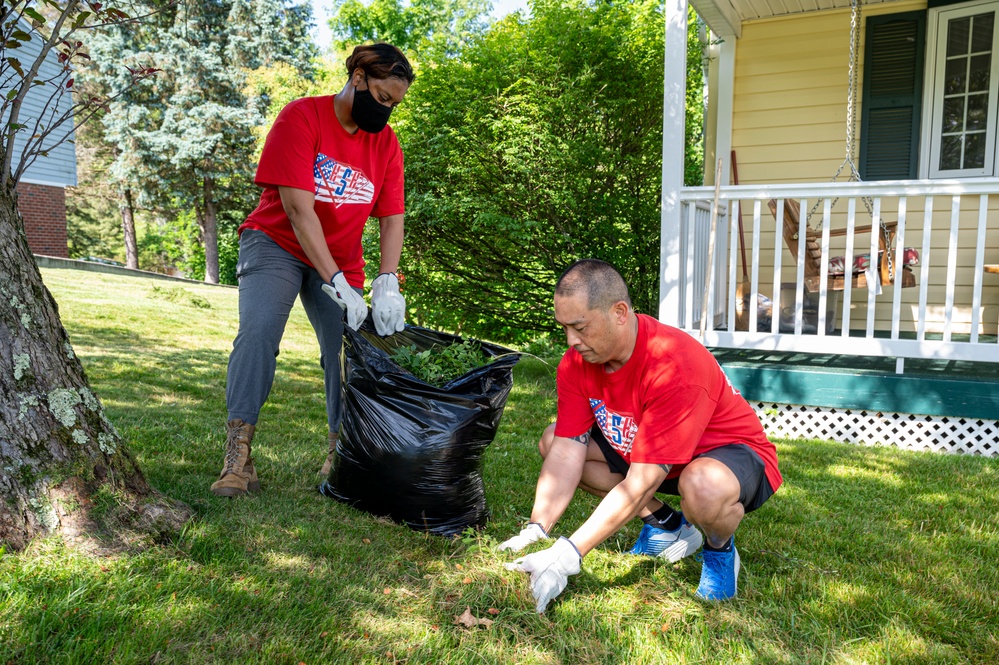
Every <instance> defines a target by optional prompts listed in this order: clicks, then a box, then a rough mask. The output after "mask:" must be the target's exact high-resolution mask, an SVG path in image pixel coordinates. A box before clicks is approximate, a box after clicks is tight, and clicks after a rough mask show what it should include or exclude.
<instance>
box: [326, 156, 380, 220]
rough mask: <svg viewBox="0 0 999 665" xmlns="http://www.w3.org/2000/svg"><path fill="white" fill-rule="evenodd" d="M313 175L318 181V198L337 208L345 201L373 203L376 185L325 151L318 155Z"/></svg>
mask: <svg viewBox="0 0 999 665" xmlns="http://www.w3.org/2000/svg"><path fill="white" fill-rule="evenodd" d="M312 176H313V178H314V180H315V182H316V200H317V201H324V202H326V203H332V204H334V206H336V207H337V208H339V207H340V206H342V205H343V204H344V203H371V199H372V197H373V196H374V195H375V186H374V185H373V184H371V181H370V180H368V179H367V178H366V177H365V175H364V174H363V173H361V172H360V171H359V170H357V169H355V168H353V167H350V166H347V165H346V164H341V163H340V162H338V161H336V160H335V159H333V158H332V157H328V156H326V155H324V154H323V153H319V154H318V155H316V163H315V164H313V167H312Z"/></svg>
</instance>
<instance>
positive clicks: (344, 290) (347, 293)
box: [323, 270, 368, 330]
mask: <svg viewBox="0 0 999 665" xmlns="http://www.w3.org/2000/svg"><path fill="white" fill-rule="evenodd" d="M323 291H325V292H326V295H328V296H329V297H330V298H332V299H333V300H334V301H335V302H336V304H338V305H340V307H342V308H343V309H344V311H346V312H347V325H348V326H350V329H351V330H357V329H358V328H360V327H361V324H362V323H364V319H366V318H367V317H368V305H367V303H365V302H364V298H362V297H361V296H359V295H357V291H355V290H354V289H352V288H351V287H350V284H348V283H347V278H346V277H344V274H343V271H342V270H341V271H340V272H338V273H337V274H335V275H333V279H331V280H330V283H329V284H323Z"/></svg>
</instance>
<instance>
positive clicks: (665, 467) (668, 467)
mask: <svg viewBox="0 0 999 665" xmlns="http://www.w3.org/2000/svg"><path fill="white" fill-rule="evenodd" d="M659 468H660V469H662V470H663V471H665V472H666V473H669V470H670V469H672V468H673V465H672V464H660V465H659Z"/></svg>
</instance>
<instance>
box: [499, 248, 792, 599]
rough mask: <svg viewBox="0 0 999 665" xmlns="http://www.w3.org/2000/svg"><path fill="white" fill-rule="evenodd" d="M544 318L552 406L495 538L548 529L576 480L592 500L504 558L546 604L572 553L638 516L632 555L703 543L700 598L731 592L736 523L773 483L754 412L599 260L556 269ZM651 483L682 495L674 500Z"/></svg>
mask: <svg viewBox="0 0 999 665" xmlns="http://www.w3.org/2000/svg"><path fill="white" fill-rule="evenodd" d="M555 320H556V321H557V322H558V323H559V325H561V326H562V328H563V329H564V330H565V335H566V341H567V342H568V345H569V349H568V350H567V351H566V352H565V355H564V356H563V358H562V361H561V363H560V364H559V367H558V378H557V390H558V415H557V419H556V422H555V424H554V425H552V426H550V427H549V428H548V429H547V430H546V431H545V433H544V435H543V436H542V438H541V442H540V449H541V456H542V457H543V458H544V462H543V464H542V466H541V476H540V478H539V479H538V486H537V490H536V491H535V497H534V508H533V509H532V511H531V521H530V522H529V523H528V524H527V526H526V527H525V528H524V529H523V530H522V531H521V532H520V534H519V535H517V536H514V537H513V538H510V539H509V540H507V541H506V542H504V543H502V544H501V545H500V549H501V550H512V551H515V552H516V551H520V550H521V549H523V548H524V547H526V546H527V545H529V544H531V543H533V542H536V541H538V540H541V539H543V538H547V534H548V533H550V532H551V530H552V528H553V526H554V525H555V523H556V522H557V521H558V519H559V518H560V517H561V516H562V514H563V513H564V512H565V509H566V507H568V505H569V501H570V500H571V499H572V497H573V494H574V493H575V491H576V488H577V487H579V488H581V489H583V490H585V491H587V492H589V493H591V494H594V495H596V496H598V497H602V500H601V501H600V503H599V504H598V505H597V507H596V509H595V510H594V511H593V514H592V515H590V517H589V518H588V519H587V520H586V521H585V522H584V523H583V525H582V526H580V527H579V528H578V529H577V530H576V531H575V532H574V533H573V534H572V535H571V536H570V537H569V538H565V537H562V538H559V539H558V540H557V541H556V542H555V544H554V545H552V546H551V547H549V548H548V549H546V550H542V551H540V552H536V553H533V554H528V555H527V556H524V557H522V558H520V559H517V560H516V561H515V562H514V563H512V564H507V566H508V567H509V568H511V569H513V570H521V571H523V572H525V573H528V574H530V576H531V591H532V592H533V594H534V598H535V600H536V601H537V611H538V612H544V611H545V608H546V607H547V606H548V603H549V602H550V601H551V600H552V599H553V598H554V597H555V596H557V595H558V594H559V593H561V592H562V590H563V589H565V586H566V584H567V583H568V577H569V576H570V575H575V574H576V573H578V572H579V570H580V564H581V562H582V559H583V557H584V556H586V554H587V553H588V552H589V551H590V550H592V549H593V548H594V547H596V546H597V545H599V544H600V543H602V542H603V541H604V540H606V539H607V538H608V537H609V536H611V535H612V534H614V533H615V532H616V531H618V529H620V528H621V527H622V526H624V524H625V523H627V522H628V520H630V519H632V518H633V517H636V516H638V517H641V518H642V520H643V521H644V522H645V525H644V526H643V527H642V531H641V533H640V535H639V537H638V541H637V542H636V543H635V546H634V547H633V548H632V550H631V553H633V554H640V555H649V556H659V557H662V558H664V559H666V560H668V561H679V560H680V559H681V558H683V557H686V556H690V555H691V554H693V553H694V552H695V551H696V550H697V549H698V548H700V547H701V545H702V543H703V546H704V552H703V565H702V568H701V580H700V584H699V585H698V587H697V591H696V594H697V596H698V597H700V598H702V599H704V600H726V599H729V598H733V597H734V596H735V595H736V590H737V582H738V578H739V553H738V551H737V550H736V548H735V542H734V534H735V530H736V528H737V527H738V526H739V523H740V522H741V521H742V518H743V517H744V516H745V514H746V513H748V512H751V511H753V510H756V509H757V508H759V507H760V506H761V505H763V503H764V502H765V501H766V500H767V499H768V498H770V496H772V495H773V493H774V492H775V491H776V490H777V488H778V487H780V484H781V475H780V471H779V470H778V468H777V454H776V450H775V449H774V446H773V444H772V443H770V441H768V440H767V437H766V435H765V434H764V432H763V427H762V426H761V425H760V421H759V419H758V418H757V417H756V414H755V413H754V412H753V410H752V408H751V407H750V406H749V404H748V403H747V402H746V400H745V399H743V397H742V396H741V395H740V394H739V392H738V391H737V390H736V389H735V388H733V387H732V385H731V384H730V383H729V382H728V380H727V379H726V377H725V374H724V373H723V372H722V370H721V367H719V366H718V363H717V361H716V360H715V359H714V357H713V356H712V355H711V353H710V352H708V350H707V349H705V348H704V347H703V346H701V344H700V343H698V342H697V341H696V340H694V339H693V338H692V337H690V336H689V335H688V334H687V333H685V332H683V331H681V330H678V329H676V328H671V327H669V326H666V325H663V324H661V323H659V322H658V321H657V320H656V319H654V318H652V317H649V316H646V315H642V314H635V312H634V311H633V310H632V308H631V299H630V297H629V295H628V287H627V285H626V284H625V283H624V279H623V278H622V277H621V275H620V274H619V273H618V272H617V271H616V270H615V269H614V268H613V267H612V266H611V265H610V264H608V263H605V262H603V261H598V260H595V259H584V260H582V261H578V262H576V263H574V264H573V265H572V266H570V267H569V268H568V270H566V271H565V273H563V275H562V276H561V277H560V278H559V280H558V283H557V284H556V286H555ZM656 493H659V494H665V495H672V496H679V497H680V511H675V510H673V509H672V508H671V507H670V506H669V504H666V503H663V502H662V501H660V500H659V499H656V498H655V494H656ZM699 529H700V530H699ZM701 531H703V537H702V534H701Z"/></svg>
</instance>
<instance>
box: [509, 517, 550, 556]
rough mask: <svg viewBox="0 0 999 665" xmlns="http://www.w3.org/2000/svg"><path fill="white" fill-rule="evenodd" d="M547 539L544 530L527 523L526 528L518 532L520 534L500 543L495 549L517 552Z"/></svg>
mask: <svg viewBox="0 0 999 665" xmlns="http://www.w3.org/2000/svg"><path fill="white" fill-rule="evenodd" d="M547 537H548V534H547V533H545V530H544V529H542V528H541V525H540V524H538V523H537V522H528V523H527V526H525V527H524V528H523V529H521V530H520V533H518V534H517V535H516V536H514V537H513V538H510V539H509V540H504V541H503V542H502V543H500V546H499V548H497V549H499V550H500V551H501V552H502V551H503V550H510V551H511V552H519V551H520V550H522V549H524V548H525V547H527V546H528V545H530V544H531V543H536V542H538V541H539V540H542V539H544V538H547Z"/></svg>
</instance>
